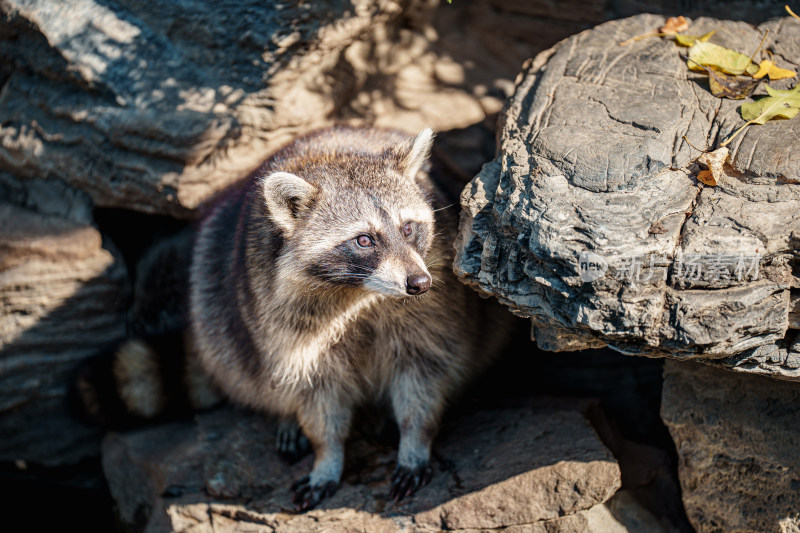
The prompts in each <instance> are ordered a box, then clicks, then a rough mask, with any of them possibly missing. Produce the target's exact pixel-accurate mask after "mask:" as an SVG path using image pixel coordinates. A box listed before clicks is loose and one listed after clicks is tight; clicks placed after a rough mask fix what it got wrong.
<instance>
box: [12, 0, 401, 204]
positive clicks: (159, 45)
mask: <svg viewBox="0 0 800 533" xmlns="http://www.w3.org/2000/svg"><path fill="white" fill-rule="evenodd" d="M411 3H413V2H410V1H409V2H402V3H397V2H394V1H391V0H381V1H379V2H367V1H360V0H359V1H356V2H348V1H339V0H330V1H320V2H308V3H302V4H294V3H288V4H284V5H278V4H275V3H274V2H236V3H220V2H199V3H198V2H175V1H156V2H152V1H141V0H124V1H122V2H113V3H108V2H100V1H95V0H64V1H60V2H47V1H45V0H3V1H2V2H0V20H1V22H0V42H2V45H1V46H0V50H2V52H0V57H2V60H3V63H4V64H5V65H6V66H5V67H4V73H3V76H1V77H0V79H1V80H2V81H3V91H2V97H0V116H2V117H3V124H2V127H1V128H0V170H4V171H6V172H7V173H8V174H6V173H2V174H0V190H2V188H5V189H8V190H12V191H13V190H16V189H20V188H22V189H26V188H29V187H35V186H36V185H35V182H37V181H39V180H55V181H59V182H62V183H64V184H66V185H68V187H69V188H72V189H77V190H81V191H83V192H85V193H86V194H88V195H89V196H90V197H91V200H92V201H93V202H94V204H95V205H98V206H106V207H124V208H127V209H135V210H139V211H144V212H148V213H166V214H171V215H174V216H184V217H185V216H187V215H188V214H189V211H190V210H192V209H194V208H195V207H196V206H197V205H198V204H200V203H201V202H202V201H203V200H205V199H207V198H208V197H209V196H210V195H212V194H213V193H214V192H215V191H218V190H219V189H220V188H221V187H223V186H225V185H227V184H229V183H231V182H232V181H234V180H235V179H237V178H240V177H242V176H243V175H244V174H246V173H247V172H248V171H249V170H251V169H253V168H255V167H256V166H257V165H258V164H259V163H260V162H261V161H262V160H263V159H264V157H265V154H267V153H268V152H269V151H270V150H271V149H274V148H276V147H277V146H278V145H279V144H281V143H284V142H286V141H287V140H288V139H290V138H291V137H292V136H294V135H295V134H296V133H297V131H299V130H303V129H309V128H312V127H314V126H319V125H323V124H325V123H326V122H327V121H329V120H330V115H331V114H332V112H333V111H334V110H335V109H336V108H337V106H340V105H342V104H343V103H344V102H347V101H349V100H348V99H349V97H350V96H351V94H350V93H351V91H352V90H354V88H355V83H356V79H357V77H356V76H355V74H354V72H353V70H352V69H350V68H347V63H346V61H344V60H343V53H344V50H345V49H346V48H347V47H348V46H350V45H351V44H353V43H354V42H357V41H359V39H361V38H365V39H366V41H369V36H370V32H375V31H378V32H380V31H387V30H386V27H385V26H386V24H387V22H388V21H390V20H394V19H397V18H398V17H399V15H400V14H401V13H402V7H408V5H410V4H411ZM9 69H10V72H9Z"/></svg>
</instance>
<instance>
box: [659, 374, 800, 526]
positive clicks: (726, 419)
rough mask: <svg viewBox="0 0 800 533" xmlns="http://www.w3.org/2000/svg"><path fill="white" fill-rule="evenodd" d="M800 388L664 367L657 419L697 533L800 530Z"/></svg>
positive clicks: (751, 378) (790, 384)
mask: <svg viewBox="0 0 800 533" xmlns="http://www.w3.org/2000/svg"><path fill="white" fill-rule="evenodd" d="M799 403H800V386H798V385H797V384H794V383H780V382H775V381H771V380H767V379H764V378H761V377H753V376H746V375H737V374H735V373H732V372H729V371H727V370H723V369H718V368H713V367H710V366H704V365H698V364H692V363H679V362H673V361H668V362H667V364H666V365H665V367H664V389H663V402H662V407H661V416H662V418H663V419H664V422H665V423H666V425H667V427H668V428H669V431H670V433H671V434H672V438H673V440H674V441H675V445H676V447H677V451H678V457H679V469H678V473H679V476H680V480H681V486H682V489H683V490H682V492H683V502H684V505H685V507H686V512H687V514H688V516H689V519H690V520H691V522H692V524H693V525H694V527H695V528H696V529H697V531H698V532H700V533H702V532H711V531H741V532H760V533H768V532H773V531H774V532H781V533H787V532H790V531H797V530H798V528H800V514H798V511H799V510H800V491H798V487H800V455H798V453H797V450H798V449H799V448H800V412H798V410H797V405H798V404H799Z"/></svg>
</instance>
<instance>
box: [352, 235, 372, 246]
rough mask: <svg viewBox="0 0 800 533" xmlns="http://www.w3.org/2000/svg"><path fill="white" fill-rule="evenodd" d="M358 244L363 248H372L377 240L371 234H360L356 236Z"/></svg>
mask: <svg viewBox="0 0 800 533" xmlns="http://www.w3.org/2000/svg"><path fill="white" fill-rule="evenodd" d="M356 244H357V245H359V246H360V247H361V248H372V247H373V246H375V242H374V241H373V240H372V237H370V236H369V235H359V236H358V237H356Z"/></svg>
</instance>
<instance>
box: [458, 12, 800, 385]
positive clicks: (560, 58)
mask: <svg viewBox="0 0 800 533" xmlns="http://www.w3.org/2000/svg"><path fill="white" fill-rule="evenodd" d="M663 21H664V19H663V18H662V17H657V16H651V15H641V16H636V17H632V18H629V19H625V20H620V21H614V22H609V23H606V24H603V25H601V26H599V27H597V28H595V29H593V30H590V31H587V32H583V33H581V34H579V35H576V36H574V37H571V38H569V39H567V40H565V41H563V42H561V43H559V44H558V45H557V46H555V47H553V48H551V49H550V50H547V51H545V52H542V53H541V54H539V55H538V56H537V57H536V58H535V59H534V60H533V61H531V62H530V63H529V64H528V65H527V67H526V68H525V70H524V71H523V73H522V74H521V76H520V78H519V83H518V86H517V88H516V92H515V94H514V96H513V98H512V99H511V100H510V101H509V102H508V104H507V108H506V109H505V112H504V116H503V117H502V120H501V122H500V125H501V128H502V131H501V134H500V138H499V147H498V154H499V155H498V156H497V157H496V158H495V160H494V161H492V162H490V163H488V164H487V165H485V166H484V168H483V169H482V171H481V172H480V173H479V174H478V176H477V177H476V178H475V179H474V180H473V181H472V183H471V184H470V185H469V186H468V187H467V188H466V189H465V190H464V192H463V194H462V207H463V212H462V220H461V228H460V235H459V241H458V242H457V250H458V254H457V258H456V265H455V267H456V271H457V272H458V273H459V275H460V276H461V277H462V279H463V280H464V281H465V282H467V283H469V284H472V285H473V286H475V287H477V288H479V289H480V290H482V291H484V292H487V293H489V294H492V295H495V296H496V297H498V298H499V299H500V300H501V301H503V302H504V303H506V304H507V305H509V306H510V307H511V308H512V310H513V311H514V312H515V313H517V314H519V315H522V316H527V317H530V318H531V321H532V323H533V333H534V336H535V337H536V339H537V341H538V342H539V345H540V346H541V347H543V348H547V349H551V350H565V349H570V350H575V349H583V348H590V347H597V346H602V345H604V344H605V345H608V346H611V347H612V348H615V349H617V350H619V351H621V352H624V353H629V354H638V355H648V356H670V357H676V358H714V359H723V361H722V364H725V365H726V366H730V367H733V368H735V369H737V370H741V371H746V372H755V373H763V374H768V375H771V376H773V377H778V378H784V379H792V380H800V357H798V355H800V352H797V351H796V350H795V348H794V347H793V346H794V333H795V332H794V331H793V330H788V328H789V326H790V311H793V310H794V305H795V304H793V303H792V300H793V299H794V298H793V295H792V294H791V290H793V289H796V288H798V287H800V280H798V278H797V277H796V276H794V275H793V271H792V269H793V268H795V269H797V268H798V265H800V261H798V255H797V252H796V250H797V244H798V239H800V184H798V181H797V178H798V177H799V176H798V170H797V169H798V168H800V144H798V143H797V142H796V139H797V138H798V133H800V121H796V120H789V121H773V122H770V123H768V124H766V125H764V126H755V127H751V128H750V129H749V130H748V131H747V132H746V134H744V135H742V136H740V137H738V138H737V139H736V140H735V141H734V142H733V143H732V144H731V146H730V148H731V162H732V164H731V165H729V166H728V170H729V174H730V176H729V177H727V178H725V179H723V180H722V181H721V182H720V184H719V185H718V186H717V187H703V186H702V185H701V184H699V182H698V181H697V180H696V178H695V176H696V174H697V171H698V168H699V167H698V165H697V164H696V163H695V160H696V159H697V157H698V156H699V155H700V154H699V152H697V151H696V150H694V149H693V148H692V147H691V146H689V144H688V143H687V142H686V141H685V140H683V137H684V136H686V138H687V139H688V141H689V142H691V143H692V144H693V145H694V146H699V147H705V146H712V145H715V144H716V143H717V142H718V140H719V139H723V138H726V137H727V136H728V135H730V134H731V133H732V132H733V131H734V130H735V129H736V128H737V127H738V126H740V125H741V124H743V121H742V119H741V118H740V117H739V114H738V111H737V108H738V106H739V105H740V104H741V102H739V101H733V100H721V99H718V98H715V97H714V96H712V95H711V93H710V92H709V91H708V88H707V84H706V81H705V80H704V79H703V77H702V76H700V75H696V74H694V73H691V72H689V71H688V69H687V68H686V64H685V61H684V60H683V59H682V58H681V53H682V51H685V49H681V48H679V47H677V46H676V45H675V43H674V42H673V41H672V40H669V39H658V38H651V39H645V40H641V41H638V42H635V43H633V44H630V45H628V46H625V47H620V46H618V45H617V43H618V42H620V41H622V40H624V39H626V38H628V37H630V36H633V35H638V34H641V33H644V32H646V31H649V30H651V29H653V28H658V27H659V26H660V25H661V24H662V23H663ZM711 29H717V33H716V34H715V36H714V40H715V41H716V42H718V43H719V44H722V45H727V46H730V47H733V48H736V49H739V50H755V49H756V47H757V46H758V44H759V41H760V39H761V37H762V35H763V34H764V31H765V30H766V29H769V30H770V33H769V37H768V38H767V41H766V43H765V46H766V48H767V49H768V50H770V51H771V52H772V53H773V54H774V55H775V57H779V58H781V62H782V64H783V65H784V66H786V67H794V68H796V67H797V64H793V63H792V62H791V61H792V60H793V58H794V60H795V61H796V60H797V59H796V58H798V57H800V44H798V43H800V25H798V24H794V23H791V22H788V21H787V19H783V20H781V21H773V22H769V23H765V24H763V25H762V26H759V27H757V28H756V27H753V26H750V25H748V24H745V23H741V22H726V21H718V20H713V19H699V20H697V21H694V22H693V25H692V32H696V33H698V34H702V33H704V32H706V31H709V30H711ZM784 85H785V82H784ZM773 86H783V85H781V84H780V83H777V84H773Z"/></svg>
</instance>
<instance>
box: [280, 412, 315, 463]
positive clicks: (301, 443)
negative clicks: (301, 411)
mask: <svg viewBox="0 0 800 533" xmlns="http://www.w3.org/2000/svg"><path fill="white" fill-rule="evenodd" d="M275 447H276V448H277V450H278V453H279V454H280V455H281V457H283V458H284V459H286V460H287V461H289V462H290V463H295V462H297V461H299V460H300V459H302V458H303V457H305V456H306V455H307V454H308V453H309V452H311V443H310V442H309V441H308V439H307V438H306V436H305V435H303V430H302V429H300V426H299V425H298V424H297V422H296V421H295V420H282V421H281V422H280V423H279V424H278V432H277V436H276V440H275Z"/></svg>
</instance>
